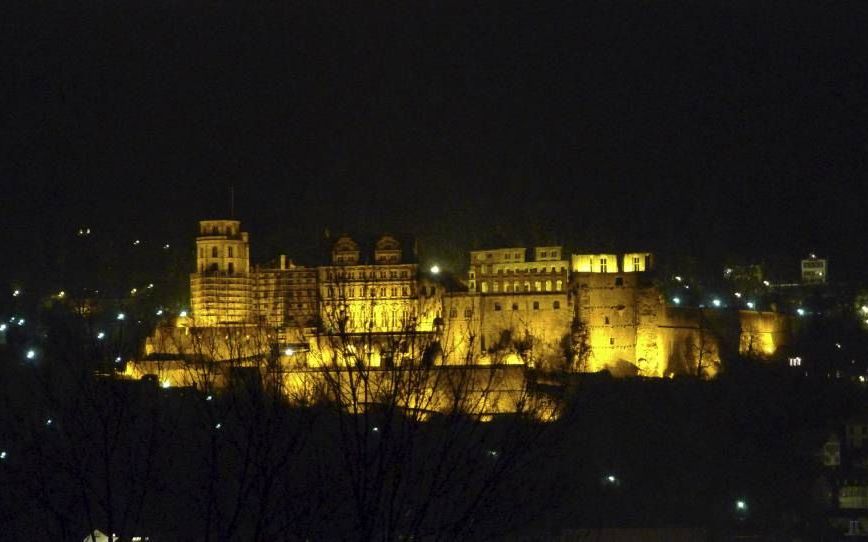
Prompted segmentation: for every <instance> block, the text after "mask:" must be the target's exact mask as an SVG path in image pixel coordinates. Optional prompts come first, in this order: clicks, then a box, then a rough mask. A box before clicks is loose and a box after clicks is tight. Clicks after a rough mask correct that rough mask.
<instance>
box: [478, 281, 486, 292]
mask: <svg viewBox="0 0 868 542" xmlns="http://www.w3.org/2000/svg"><path fill="white" fill-rule="evenodd" d="M479 288H480V290H481V291H482V293H483V294H484V293H486V292H488V283H487V282H485V281H484V280H483V281H482V282H481V283H479Z"/></svg>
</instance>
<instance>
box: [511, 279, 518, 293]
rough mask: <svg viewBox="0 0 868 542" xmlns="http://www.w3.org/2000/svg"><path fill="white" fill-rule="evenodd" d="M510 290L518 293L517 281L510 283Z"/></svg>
mask: <svg viewBox="0 0 868 542" xmlns="http://www.w3.org/2000/svg"><path fill="white" fill-rule="evenodd" d="M512 291H513V292H514V293H518V281H515V282H513V283H512Z"/></svg>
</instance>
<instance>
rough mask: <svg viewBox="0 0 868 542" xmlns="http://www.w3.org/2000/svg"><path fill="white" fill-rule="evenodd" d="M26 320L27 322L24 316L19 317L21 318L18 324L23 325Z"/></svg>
mask: <svg viewBox="0 0 868 542" xmlns="http://www.w3.org/2000/svg"><path fill="white" fill-rule="evenodd" d="M24 322H26V320H24V318H19V319H18V325H19V326H23V325H24Z"/></svg>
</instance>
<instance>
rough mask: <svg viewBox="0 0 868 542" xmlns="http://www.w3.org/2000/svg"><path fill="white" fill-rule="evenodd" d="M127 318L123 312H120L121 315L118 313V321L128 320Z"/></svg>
mask: <svg viewBox="0 0 868 542" xmlns="http://www.w3.org/2000/svg"><path fill="white" fill-rule="evenodd" d="M126 317H127V315H126V314H124V313H122V312H119V313H118V316H117V319H118V320H123V319H124V318H126Z"/></svg>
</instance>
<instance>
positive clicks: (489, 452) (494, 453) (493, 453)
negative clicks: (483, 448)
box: [488, 450, 497, 457]
mask: <svg viewBox="0 0 868 542" xmlns="http://www.w3.org/2000/svg"><path fill="white" fill-rule="evenodd" d="M488 455H489V456H491V457H497V450H488Z"/></svg>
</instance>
